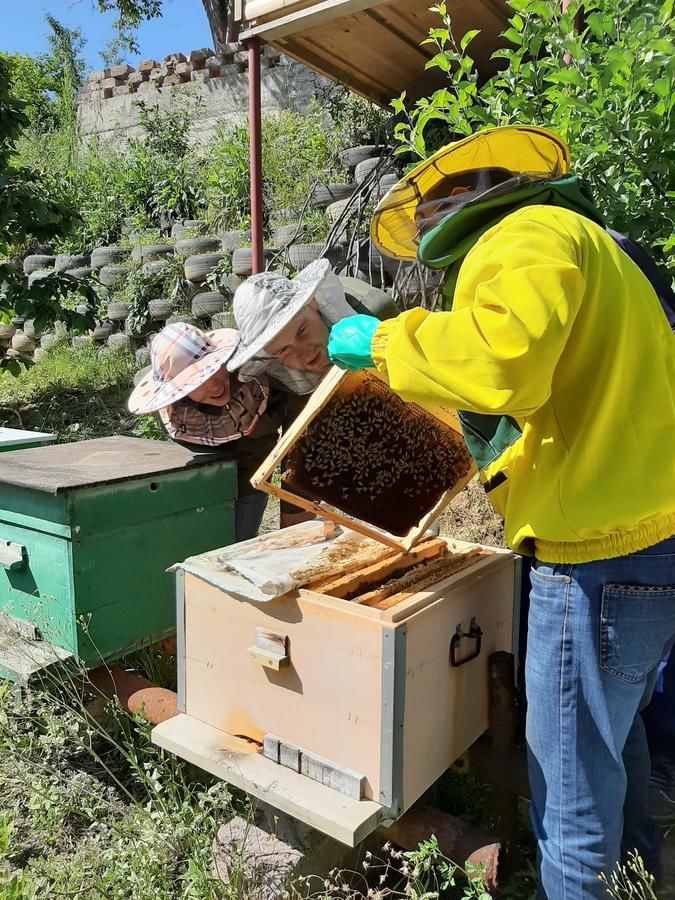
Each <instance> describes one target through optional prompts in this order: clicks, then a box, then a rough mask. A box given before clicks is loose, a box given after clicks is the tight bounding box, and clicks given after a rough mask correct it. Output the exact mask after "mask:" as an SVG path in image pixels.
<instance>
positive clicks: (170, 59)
mask: <svg viewBox="0 0 675 900" xmlns="http://www.w3.org/2000/svg"><path fill="white" fill-rule="evenodd" d="M179 62H187V58H186V56H185V54H184V53H169V54H168V55H167V56H165V57H164V64H165V65H169V64H171V65H175V64H176V63H179Z"/></svg>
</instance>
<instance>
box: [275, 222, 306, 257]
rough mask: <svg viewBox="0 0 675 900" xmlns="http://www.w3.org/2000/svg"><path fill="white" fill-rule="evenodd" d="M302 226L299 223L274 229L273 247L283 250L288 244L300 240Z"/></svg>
mask: <svg viewBox="0 0 675 900" xmlns="http://www.w3.org/2000/svg"><path fill="white" fill-rule="evenodd" d="M304 230H305V229H304V226H303V225H302V223H301V222H295V223H294V224H292V225H280V226H279V227H278V228H275V229H274V246H275V248H276V249H277V250H284V249H285V248H286V247H288V246H289V244H293V243H295V242H296V241H301V240H302V234H303V231H304Z"/></svg>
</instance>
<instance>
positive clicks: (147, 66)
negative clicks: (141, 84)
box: [138, 59, 159, 74]
mask: <svg viewBox="0 0 675 900" xmlns="http://www.w3.org/2000/svg"><path fill="white" fill-rule="evenodd" d="M158 68H159V63H158V62H157V60H156V59H144V60H143V62H140V63H139V64H138V71H139V72H147V73H148V74H149V73H150V72H152V70H153V69H158Z"/></svg>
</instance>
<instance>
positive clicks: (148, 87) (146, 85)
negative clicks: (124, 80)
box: [136, 81, 157, 94]
mask: <svg viewBox="0 0 675 900" xmlns="http://www.w3.org/2000/svg"><path fill="white" fill-rule="evenodd" d="M156 87H157V85H156V84H155V83H154V81H141V83H140V84H139V85H138V87H137V88H136V93H137V94H150V93H152V92H153V91H154V90H155V89H156Z"/></svg>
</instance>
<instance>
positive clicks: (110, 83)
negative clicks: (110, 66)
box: [101, 78, 117, 91]
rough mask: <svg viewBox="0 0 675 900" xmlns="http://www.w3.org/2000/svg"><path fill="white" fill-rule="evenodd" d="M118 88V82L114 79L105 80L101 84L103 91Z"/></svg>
mask: <svg viewBox="0 0 675 900" xmlns="http://www.w3.org/2000/svg"><path fill="white" fill-rule="evenodd" d="M114 87H117V81H116V79H114V78H104V79H103V81H102V82H101V89H102V90H104V91H107V90H108V89H109V88H110V89H112V88H114Z"/></svg>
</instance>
